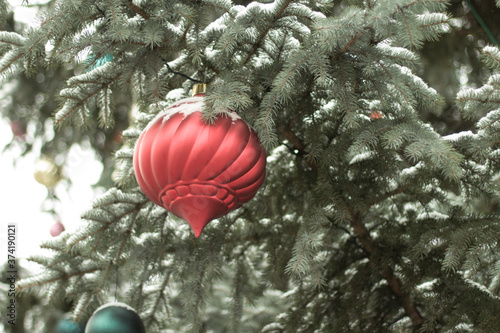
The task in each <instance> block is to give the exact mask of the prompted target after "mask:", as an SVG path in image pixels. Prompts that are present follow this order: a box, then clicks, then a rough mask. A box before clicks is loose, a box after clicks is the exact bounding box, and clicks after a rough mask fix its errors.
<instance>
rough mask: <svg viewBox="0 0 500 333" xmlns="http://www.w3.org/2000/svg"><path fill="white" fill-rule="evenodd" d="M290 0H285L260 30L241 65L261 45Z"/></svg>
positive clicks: (248, 59) (243, 64) (244, 63)
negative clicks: (272, 17) (271, 19)
mask: <svg viewBox="0 0 500 333" xmlns="http://www.w3.org/2000/svg"><path fill="white" fill-rule="evenodd" d="M291 2H292V0H286V1H285V3H284V4H283V6H281V8H280V10H279V11H278V12H277V13H276V15H275V16H274V20H273V21H272V22H270V23H269V24H268V25H267V26H266V28H265V29H264V30H262V32H261V34H260V36H259V38H258V39H257V42H256V43H255V44H254V45H253V48H252V50H251V51H250V52H249V53H248V54H247V56H246V58H245V59H244V60H243V61H242V63H241V65H242V66H245V65H246V64H247V63H248V61H250V59H251V58H252V56H253V55H254V54H255V52H257V50H258V49H259V48H260V47H261V45H262V42H263V41H264V38H266V36H267V34H268V32H269V31H270V30H271V28H272V27H273V26H274V24H275V23H276V21H278V20H279V19H280V18H281V16H282V15H283V12H284V11H285V10H286V8H287V7H288V6H289V5H290V3H291Z"/></svg>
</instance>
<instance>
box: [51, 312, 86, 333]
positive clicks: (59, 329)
mask: <svg viewBox="0 0 500 333" xmlns="http://www.w3.org/2000/svg"><path fill="white" fill-rule="evenodd" d="M84 332H85V327H84V326H82V325H79V324H78V323H76V322H74V321H73V320H72V319H71V318H70V317H69V316H65V317H64V318H62V319H61V320H59V321H58V322H57V325H56V327H55V332H54V333H84Z"/></svg>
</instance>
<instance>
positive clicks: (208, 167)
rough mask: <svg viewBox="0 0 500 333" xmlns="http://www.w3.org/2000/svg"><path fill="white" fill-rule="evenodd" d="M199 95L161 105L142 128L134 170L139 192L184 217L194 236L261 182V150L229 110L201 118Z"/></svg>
mask: <svg viewBox="0 0 500 333" xmlns="http://www.w3.org/2000/svg"><path fill="white" fill-rule="evenodd" d="M203 100H204V97H203V95H196V96H194V97H191V98H186V99H183V100H180V101H178V102H177V103H174V104H173V105H171V106H169V107H167V108H166V109H165V110H164V111H163V112H161V113H160V114H159V115H158V117H156V118H155V119H154V120H153V121H152V122H151V123H150V124H149V125H148V126H147V127H146V129H145V130H144V132H143V133H142V134H141V136H140V137H139V139H138V140H137V144H136V147H135V152H134V171H135V176H136V178H137V182H138V183H139V186H140V187H141V189H142V191H143V192H144V194H145V195H146V196H147V197H148V198H149V199H150V200H151V201H153V202H154V203H156V204H158V205H160V206H163V207H165V209H167V210H168V211H170V212H172V213H173V214H174V215H176V216H178V217H181V218H183V219H184V220H186V221H187V222H188V223H189V225H190V226H191V228H192V229H193V231H194V234H195V236H196V237H199V236H200V234H201V231H202V230H203V228H204V227H205V226H206V225H207V224H208V222H210V221H211V220H213V219H216V218H218V217H221V216H223V215H225V214H227V213H229V211H231V210H233V209H236V208H239V207H240V206H241V205H242V204H243V203H245V202H247V201H249V200H250V199H252V198H253V196H254V195H255V193H256V192H257V190H258V189H259V187H260V186H261V185H262V183H263V182H264V178H265V170H266V152H265V150H264V148H263V147H262V145H261V144H260V141H259V138H258V136H257V134H256V133H255V132H254V131H253V130H252V129H251V128H250V127H249V126H248V125H247V124H246V123H245V122H244V121H243V120H242V119H241V118H240V117H239V116H238V115H237V114H236V113H235V112H232V111H231V112H230V116H226V115H222V116H219V117H218V118H217V120H216V121H215V122H214V123H213V124H208V123H206V122H205V121H203V119H202V113H201V111H202V109H203V103H204V101H203Z"/></svg>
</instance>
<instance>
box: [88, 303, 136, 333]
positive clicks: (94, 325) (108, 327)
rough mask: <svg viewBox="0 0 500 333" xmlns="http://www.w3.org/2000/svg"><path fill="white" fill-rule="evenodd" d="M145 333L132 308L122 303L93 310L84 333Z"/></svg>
mask: <svg viewBox="0 0 500 333" xmlns="http://www.w3.org/2000/svg"><path fill="white" fill-rule="evenodd" d="M118 332H119V333H146V329H145V328H144V324H143V322H142V320H141V318H140V317H139V315H138V314H137V313H136V312H135V310H134V309H133V308H131V307H130V306H128V305H127V304H124V303H109V304H106V305H103V306H101V307H100V308H98V309H97V310H95V312H94V314H93V315H92V317H90V319H89V321H88V322H87V327H86V329H85V333H118Z"/></svg>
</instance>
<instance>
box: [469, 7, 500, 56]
mask: <svg viewBox="0 0 500 333" xmlns="http://www.w3.org/2000/svg"><path fill="white" fill-rule="evenodd" d="M465 2H467V5H468V6H469V8H470V11H471V12H472V14H474V17H475V18H476V20H477V22H479V25H480V26H481V27H482V28H483V30H484V32H485V33H486V35H488V38H489V39H490V40H491V42H492V43H493V44H495V45H496V46H497V47H499V48H500V44H499V43H498V41H497V39H496V38H495V36H494V35H493V33H492V32H491V30H490V29H489V28H488V26H487V25H486V23H485V22H484V21H483V19H482V18H481V15H479V13H478V12H477V10H476V8H474V6H472V3H471V2H470V0H465Z"/></svg>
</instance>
